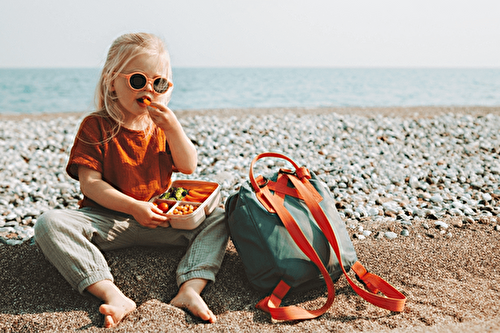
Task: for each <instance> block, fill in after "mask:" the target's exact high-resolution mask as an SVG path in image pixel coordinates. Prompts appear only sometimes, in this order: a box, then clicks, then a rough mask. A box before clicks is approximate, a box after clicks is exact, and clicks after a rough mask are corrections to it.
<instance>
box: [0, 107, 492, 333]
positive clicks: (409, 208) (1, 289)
mask: <svg viewBox="0 0 500 333" xmlns="http://www.w3.org/2000/svg"><path fill="white" fill-rule="evenodd" d="M85 114H86V113H71V114H65V113H63V114H41V115H30V114H23V115H11V116H6V115H2V114H0V156H4V158H5V160H4V161H3V162H2V164H0V173H2V174H1V175H0V179H1V181H0V209H3V210H4V212H3V215H2V214H0V215H1V216H0V238H1V237H4V236H5V235H10V236H9V237H10V238H8V239H9V240H14V241H16V240H19V242H17V243H16V242H14V243H12V244H17V245H5V244H3V243H2V242H0V267H1V268H2V276H0V331H6V332H15V331H27V332H36V331H60V330H75V329H85V330H87V331H89V332H101V331H108V330H106V329H102V328H100V325H102V318H101V316H100V315H99V314H98V310H97V309H98V307H99V302H98V301H97V300H96V299H94V298H90V297H87V296H81V295H80V294H78V293H77V292H75V291H73V290H71V288H70V287H69V286H68V285H67V283H66V282H65V281H64V279H63V278H62V277H61V276H60V274H59V273H58V272H57V271H56V270H55V269H54V268H53V267H52V266H51V265H50V263H48V262H47V261H46V260H45V259H44V258H43V254H42V253H41V252H40V251H39V250H38V248H37V247H36V246H32V245H30V242H28V240H30V238H31V236H32V235H31V234H30V233H29V230H30V228H32V225H33V224H34V223H35V222H36V217H37V215H38V214H39V213H41V212H42V211H44V210H46V209H54V208H75V207H76V201H77V199H78V196H79V187H78V185H77V183H76V182H75V181H72V180H70V179H69V178H68V177H67V176H66V175H65V174H64V166H65V163H64V159H65V158H66V156H67V153H68V151H69V149H70V147H71V145H72V140H73V135H74V131H75V130H76V126H77V125H78V124H79V121H80V120H81V118H82V117H83V116H84V115H85ZM177 114H178V117H179V119H180V120H181V122H182V123H183V126H184V127H185V130H186V133H187V134H188V136H189V137H190V138H191V139H192V140H194V142H195V143H196V145H197V148H198V151H199V160H200V165H199V170H198V171H197V173H196V174H194V175H193V177H195V178H210V179H213V180H216V181H218V182H219V183H220V184H221V188H222V193H223V197H227V195H229V194H230V193H231V192H233V191H235V190H237V188H238V184H239V183H240V182H242V181H245V180H246V179H247V178H248V170H247V168H248V166H249V161H251V159H252V158H253V157H254V156H255V155H256V154H257V153H260V152H263V150H264V149H266V150H269V149H271V150H280V151H284V153H285V154H286V155H289V156H290V157H291V158H292V159H294V160H296V161H297V162H299V164H305V165H306V166H307V167H308V168H310V169H311V170H313V171H314V172H315V173H317V174H318V175H319V176H320V177H321V178H322V179H323V180H324V181H325V183H326V184H327V186H329V188H330V190H331V191H332V193H334V196H335V198H336V200H337V203H338V206H337V208H338V210H339V212H340V213H341V214H342V217H343V218H344V220H345V221H346V225H347V229H348V232H349V233H350V235H351V238H352V240H353V243H354V246H355V248H356V251H357V253H358V257H359V259H360V261H361V262H362V263H363V264H365V265H366V266H367V267H368V268H369V269H370V270H371V271H372V272H373V273H375V274H377V275H380V276H381V277H383V278H384V279H386V280H387V281H388V282H389V283H391V284H392V285H394V286H395V287H396V288H397V289H398V290H400V291H402V292H403V293H404V294H405V295H406V296H407V297H408V301H407V305H406V308H405V311H404V312H402V313H397V314H396V313H389V312H387V311H385V310H380V309H378V308H376V307H374V306H371V305H369V303H367V302H365V301H364V300H362V299H361V298H359V297H357V296H356V295H355V294H354V293H353V291H352V290H351V289H350V287H349V286H348V284H347V282H346V281H345V279H344V278H340V280H339V281H338V282H336V283H335V287H336V291H337V297H336V300H335V302H334V304H333V306H332V307H331V308H330V309H329V310H328V312H327V313H326V314H325V315H323V316H321V317H320V318H318V319H314V320H309V321H301V322H293V323H279V322H273V321H271V320H270V319H269V317H268V316H267V315H265V314H263V313H262V312H260V311H259V310H256V309H255V308H254V305H255V303H256V302H257V301H258V300H259V299H260V297H261V296H262V295H260V294H259V293H257V292H255V291H254V290H252V289H251V288H250V286H249V285H248V283H247V282H246V281H245V276H244V272H243V270H242V264H241V262H240V259H239V256H238V254H237V252H236V250H235V248H234V246H233V245H232V243H230V244H229V246H228V248H227V250H226V257H225V259H224V262H223V266H222V268H221V270H220V272H219V274H218V276H217V281H216V283H215V284H214V285H213V286H212V287H210V288H208V289H207V291H206V292H205V293H204V295H203V297H204V299H205V300H206V302H207V304H208V305H209V307H211V308H212V310H213V311H214V312H215V313H216V315H217V317H218V319H219V320H218V322H217V323H216V324H213V325H209V324H204V323H201V322H199V321H198V320H196V319H195V318H193V317H192V316H191V315H189V314H188V313H186V312H184V311H182V310H179V309H177V308H174V307H172V306H170V305H168V302H169V301H170V299H171V297H172V296H173V295H175V293H176V286H175V278H174V276H175V269H176V266H177V263H178V262H179V260H180V258H181V257H182V254H183V252H182V251H180V250H172V251H167V252H165V251H162V250H160V249H150V248H130V249H124V250H118V251H111V252H109V253H106V258H107V259H108V260H109V263H110V268H111V270H112V273H113V275H114V277H115V279H116V282H117V284H118V285H119V287H120V288H121V289H122V290H123V291H124V293H125V294H126V295H128V296H129V297H131V298H133V299H134V300H135V301H136V302H137V304H138V309H137V310H136V311H134V313H132V314H131V315H130V316H129V317H127V318H126V319H125V320H124V321H123V322H122V323H121V324H120V326H119V327H118V328H117V329H116V331H135V332H149V331H161V330H167V329H173V330H174V331H175V330H176V329H177V330H178V331H186V330H187V331H193V332H194V331H207V332H220V331H242V332H254V331H269V332H279V331H283V330H286V331H287V332H288V331H290V332H303V331H311V332H341V331H363V332H461V331H464V330H467V331H471V332H484V331H491V332H493V331H500V321H499V320H498V319H496V318H498V317H499V316H500V306H498V304H500V289H499V288H498V285H499V283H500V270H498V267H500V257H499V256H498V249H499V248H500V188H499V186H500V184H499V183H500V169H498V166H499V165H500V163H499V155H500V133H499V131H498V129H497V127H498V124H499V123H500V106H499V107H480V106H479V107H469V106H466V107H393V108H272V109H269V108H266V109H225V110H198V111H179V112H177ZM4 120H5V122H4ZM30 120H36V121H33V122H31V121H30ZM236 120H237V121H236ZM298 148H300V149H298ZM267 167H268V166H267V165H266V166H264V167H263V171H266V170H267V169H266V168H267ZM276 167H277V166H276V165H274V164H272V165H270V166H269V170H274V169H275V168H276ZM28 208H29V209H28ZM2 222H3V225H2ZM5 228H7V229H5ZM8 228H10V229H8ZM16 228H17V229H16ZM23 233H25V234H23ZM14 234H15V236H14ZM158 267H161V270H160V269H158ZM324 299H325V290H323V289H322V288H319V289H314V290H311V291H308V292H305V293H298V294H292V295H290V296H287V298H286V301H287V302H288V303H289V304H297V303H301V304H303V305H304V306H306V307H309V308H317V307H319V306H320V305H321V304H322V302H323V301H324ZM318 305H319V306H318Z"/></svg>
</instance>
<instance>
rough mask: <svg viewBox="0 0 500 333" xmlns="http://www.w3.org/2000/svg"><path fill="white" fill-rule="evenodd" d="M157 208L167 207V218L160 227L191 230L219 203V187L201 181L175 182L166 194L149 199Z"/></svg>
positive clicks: (165, 212) (220, 199) (216, 184)
mask: <svg viewBox="0 0 500 333" xmlns="http://www.w3.org/2000/svg"><path fill="white" fill-rule="evenodd" d="M151 201H152V202H153V203H155V204H156V205H157V206H158V207H160V205H161V207H163V206H165V204H167V205H168V210H166V211H164V214H165V215H166V216H167V217H168V218H169V219H168V220H167V221H166V222H165V223H163V224H160V226H161V227H168V226H169V225H170V226H171V227H172V228H175V229H187V230H192V229H195V228H196V227H197V226H199V225H200V224H201V223H202V222H203V221H204V220H205V218H206V217H207V216H208V215H210V213H212V212H213V210H214V209H215V208H216V207H217V206H218V205H219V204H220V203H221V201H222V197H221V193H220V186H219V184H218V183H216V182H208V181H202V180H188V179H185V180H175V181H174V182H173V183H172V185H171V186H170V188H169V189H168V190H167V192H165V193H163V194H162V195H160V196H157V197H154V198H153V199H151Z"/></svg>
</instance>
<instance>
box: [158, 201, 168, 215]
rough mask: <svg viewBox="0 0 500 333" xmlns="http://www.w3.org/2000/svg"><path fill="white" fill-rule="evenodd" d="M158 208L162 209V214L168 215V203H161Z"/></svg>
mask: <svg viewBox="0 0 500 333" xmlns="http://www.w3.org/2000/svg"><path fill="white" fill-rule="evenodd" d="M158 208H160V209H161V210H162V212H164V213H166V212H168V208H169V207H168V203H166V202H160V203H159V204H158Z"/></svg>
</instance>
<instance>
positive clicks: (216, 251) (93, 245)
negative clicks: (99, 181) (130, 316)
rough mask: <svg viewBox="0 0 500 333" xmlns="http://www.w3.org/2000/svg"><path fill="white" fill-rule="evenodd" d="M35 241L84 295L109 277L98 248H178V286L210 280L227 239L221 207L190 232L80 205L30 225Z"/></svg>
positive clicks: (40, 218) (220, 259)
mask: <svg viewBox="0 0 500 333" xmlns="http://www.w3.org/2000/svg"><path fill="white" fill-rule="evenodd" d="M35 241H36V243H37V244H38V246H39V247H40V249H41V250H42V252H43V253H44V255H45V257H46V258H47V259H48V260H49V261H50V262H51V263H52V264H53V265H54V266H55V267H56V268H57V269H58V270H59V272H60V273H61V274H62V275H63V277H64V278H65V279H66V280H67V281H68V282H69V283H70V284H71V286H72V287H73V288H74V289H76V290H78V291H79V292H80V293H83V292H84V291H85V289H86V288H87V287H88V286H90V285H92V284H94V283H96V282H99V281H101V280H111V281H113V276H112V275H111V273H110V270H109V267H108V264H107V262H106V260H105V258H104V256H103V255H102V253H101V250H102V251H107V250H115V249H120V248H125V247H131V246H183V247H186V248H187V251H186V254H185V255H184V257H183V258H182V259H181V261H180V263H179V266H178V268H177V285H178V286H180V285H181V284H182V283H184V282H186V281H188V280H191V279H194V278H201V279H206V280H209V281H214V280H215V275H216V274H217V272H218V271H219V268H220V265H221V263H222V259H223V258H224V254H225V251H226V246H227V242H228V231H227V228H226V223H225V220H224V211H223V210H222V209H219V208H216V209H215V210H214V211H213V212H212V214H210V215H209V216H208V217H207V218H206V219H205V221H203V222H202V223H201V224H200V225H199V226H198V227H197V228H196V229H194V230H179V229H174V228H171V227H168V228H163V227H157V228H156V229H150V228H146V227H143V226H142V225H140V224H139V223H138V222H137V221H136V220H135V219H134V218H133V217H132V216H130V215H126V214H122V213H118V212H115V211H111V210H106V209H99V208H90V207H85V208H82V209H79V210H69V209H68V210H51V211H48V212H45V213H43V214H42V215H41V216H40V217H39V218H38V219H37V222H36V224H35Z"/></svg>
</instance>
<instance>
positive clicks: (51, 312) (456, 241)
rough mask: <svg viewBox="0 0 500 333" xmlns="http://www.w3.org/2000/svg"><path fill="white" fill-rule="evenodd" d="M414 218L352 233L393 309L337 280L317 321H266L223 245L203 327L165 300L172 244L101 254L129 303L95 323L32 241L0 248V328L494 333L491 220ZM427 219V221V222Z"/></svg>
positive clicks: (231, 251) (498, 276)
mask: <svg viewBox="0 0 500 333" xmlns="http://www.w3.org/2000/svg"><path fill="white" fill-rule="evenodd" d="M499 109H500V108H472V107H471V108H434V109H433V108H385V109H361V108H360V109H335V110H334V111H335V112H343V111H342V110H346V111H345V112H359V113H360V114H363V113H366V114H370V113H373V112H380V113H382V114H384V115H388V116H389V115H396V114H397V112H400V111H401V110H404V111H405V112H406V116H429V115H432V114H435V112H464V113H471V114H477V115H481V114H485V113H488V112H494V113H498V112H499ZM398 110H399V111H398ZM440 110H441V111H440ZM295 111H296V112H331V111H332V110H331V109H324V110H322V109H317V110H307V109H300V110H299V109H296V110H295ZM206 112H208V111H206ZM227 112H229V111H227ZM253 112H266V111H265V110H254V111H253ZM180 114H182V113H180ZM219 114H224V112H220V113H219ZM241 114H244V112H242V113H241ZM54 116H56V115H41V116H34V117H33V118H34V119H36V117H45V118H46V117H54ZM12 117H19V116H12ZM0 119H4V116H2V117H0ZM422 222H424V221H420V222H419V223H414V224H413V225H412V226H410V227H409V230H410V235H411V236H410V237H398V238H396V239H394V240H388V239H385V238H382V239H374V238H368V239H365V240H358V239H353V243H354V246H355V248H356V251H357V253H358V258H359V260H360V261H361V262H362V263H363V264H364V265H365V266H366V267H367V268H369V269H370V270H371V272H372V273H375V274H377V275H379V276H381V277H383V278H384V279H386V280H387V281H389V282H390V283H391V284H392V285H393V286H395V287H396V288H397V289H398V290H400V291H401V292H402V293H403V294H405V295H406V296H407V298H408V300H407V304H406V307H405V309H404V311H403V312H402V313H391V312H389V311H387V310H383V309H379V308H377V307H375V306H373V305H371V304H370V303H368V302H366V301H364V300H363V299H361V298H360V297H359V296H357V295H356V294H355V293H354V292H353V290H352V289H351V288H350V286H349V285H348V283H347V281H346V279H345V278H340V279H339V281H337V282H336V283H335V287H336V298H335V302H334V304H333V306H332V307H331V308H330V309H329V310H328V312H327V313H325V314H324V315H323V316H321V317H319V318H317V319H313V320H306V321H294V322H278V321H273V320H272V319H271V318H270V317H269V315H268V314H266V313H263V312H262V311H260V310H257V309H256V308H255V304H256V303H257V302H258V301H259V300H260V299H261V298H262V297H263V296H264V295H262V294H260V293H259V292H257V291H254V290H253V289H252V288H251V287H250V285H249V284H248V282H247V281H246V278H245V274H244V270H243V266H242V263H241V261H240V258H239V256H238V254H237V252H236V250H235V248H234V246H233V245H232V243H229V245H228V248H227V251H226V256H225V258H224V262H223V265H222V268H221V270H220V272H219V274H218V275H217V281H216V282H215V283H214V284H213V285H210V286H209V287H208V288H207V289H206V290H205V291H204V293H203V295H202V296H203V297H204V299H205V301H206V302H207V304H208V305H209V307H210V308H211V309H212V310H213V311H214V313H215V314H216V316H217V318H218V320H217V322H216V323H215V324H207V323H204V322H202V321H200V320H198V319H196V318H195V317H193V316H192V315H190V314H189V313H188V312H185V311H183V310H180V309H178V308H175V307H173V306H170V305H169V304H168V303H169V301H170V300H171V299H172V298H173V296H174V295H175V294H176V292H177V287H176V285H175V277H174V276H175V269H176V266H177V264H178V262H179V260H180V258H181V256H182V255H183V250H182V249H156V248H142V247H141V248H129V249H123V250H118V251H111V252H107V253H106V254H105V255H106V257H107V259H108V261H109V264H110V268H111V270H112V274H113V275H114V277H115V283H116V284H117V285H118V286H119V287H120V288H121V289H122V291H123V292H124V293H125V294H126V295H127V296H128V297H130V298H132V299H133V300H134V301H135V302H136V303H137V305H138V308H137V310H135V311H134V312H132V313H131V314H130V315H129V316H128V317H126V318H125V319H124V320H123V321H122V322H121V323H120V325H119V326H118V327H117V328H115V329H104V328H102V324H103V317H102V316H101V315H100V314H99V312H98V307H99V305H100V301H99V300H97V299H95V298H93V297H92V296H90V295H86V296H82V295H80V294H79V293H77V292H76V291H74V290H72V289H71V288H70V287H69V285H68V284H67V283H66V281H65V280H64V279H63V278H62V276H61V275H60V274H59V273H58V272H57V270H56V269H55V268H54V267H52V266H51V265H50V263H48V261H46V260H45V259H44V257H43V254H42V253H41V251H39V250H38V248H37V247H36V246H34V245H30V244H28V243H24V244H22V245H17V246H7V245H0V272H1V273H0V332H50V331H53V332H60V331H65V330H69V331H74V330H83V331H88V332H101V331H102V332H105V331H117V332H176V331H182V332H185V331H190V332H198V331H199V332H260V331H266V332H465V331H467V332H500V319H498V318H499V317H500V256H499V254H500V231H498V230H496V229H495V226H496V225H498V224H500V221H498V222H497V223H492V222H491V220H489V219H484V220H479V221H478V222H476V223H463V222H462V220H461V218H455V219H454V220H447V221H446V223H448V224H449V225H450V229H452V235H453V236H452V237H448V236H447V233H441V232H440V230H439V229H434V228H431V229H429V230H426V229H425V228H423V226H422ZM366 223H369V222H366ZM428 224H429V225H431V226H433V225H434V221H428ZM386 227H387V228H388V229H392V230H394V231H396V232H397V231H398V228H401V227H400V224H399V223H398V222H394V224H393V225H388V226H386ZM350 274H352V273H350ZM351 277H352V276H351ZM325 300H326V288H318V289H313V290H310V291H307V292H302V293H293V294H291V295H288V296H287V297H286V299H285V305H286V304H299V305H301V306H304V307H306V308H318V307H320V306H321V305H322V304H323V302H324V301H325Z"/></svg>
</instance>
